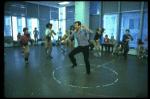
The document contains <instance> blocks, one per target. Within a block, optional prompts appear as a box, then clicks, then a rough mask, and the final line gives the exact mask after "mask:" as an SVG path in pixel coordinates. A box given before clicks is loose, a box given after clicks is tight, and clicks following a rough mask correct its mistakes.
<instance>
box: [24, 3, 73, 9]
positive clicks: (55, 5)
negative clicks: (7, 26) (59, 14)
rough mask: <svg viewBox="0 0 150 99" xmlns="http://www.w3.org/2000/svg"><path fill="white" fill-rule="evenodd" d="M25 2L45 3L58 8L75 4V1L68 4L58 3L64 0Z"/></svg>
mask: <svg viewBox="0 0 150 99" xmlns="http://www.w3.org/2000/svg"><path fill="white" fill-rule="evenodd" d="M25 2H28V3H34V4H39V5H44V6H49V7H56V8H60V7H67V6H73V5H75V2H74V1H68V2H70V3H69V4H67V5H58V3H60V2H62V1H25Z"/></svg>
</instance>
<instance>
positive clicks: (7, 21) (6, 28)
mask: <svg viewBox="0 0 150 99" xmlns="http://www.w3.org/2000/svg"><path fill="white" fill-rule="evenodd" d="M4 20H5V21H4V36H12V32H11V17H10V16H4Z"/></svg>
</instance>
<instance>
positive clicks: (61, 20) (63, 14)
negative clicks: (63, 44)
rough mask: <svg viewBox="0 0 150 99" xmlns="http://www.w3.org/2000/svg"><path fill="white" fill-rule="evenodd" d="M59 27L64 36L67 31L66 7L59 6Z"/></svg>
mask: <svg viewBox="0 0 150 99" xmlns="http://www.w3.org/2000/svg"><path fill="white" fill-rule="evenodd" d="M59 28H61V31H62V36H63V35H64V34H65V32H66V7H62V8H59Z"/></svg>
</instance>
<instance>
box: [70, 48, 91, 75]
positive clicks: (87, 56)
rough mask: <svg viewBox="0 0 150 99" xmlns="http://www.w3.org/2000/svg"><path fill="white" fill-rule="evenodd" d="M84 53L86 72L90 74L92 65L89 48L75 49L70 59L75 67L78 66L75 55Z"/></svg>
mask: <svg viewBox="0 0 150 99" xmlns="http://www.w3.org/2000/svg"><path fill="white" fill-rule="evenodd" d="M80 52H82V53H83V56H84V62H85V64H86V71H87V73H88V74H89V73H90V63H89V46H84V47H82V46H78V47H77V48H74V49H73V50H72V51H71V52H70V53H69V58H70V60H71V62H72V63H73V65H77V63H76V59H75V58H74V55H76V54H78V53H80Z"/></svg>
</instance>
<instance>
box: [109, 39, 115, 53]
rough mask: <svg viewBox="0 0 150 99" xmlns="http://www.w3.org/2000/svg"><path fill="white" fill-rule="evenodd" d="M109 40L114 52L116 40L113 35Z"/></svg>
mask: <svg viewBox="0 0 150 99" xmlns="http://www.w3.org/2000/svg"><path fill="white" fill-rule="evenodd" d="M109 42H110V47H112V52H113V48H114V45H115V42H116V40H115V39H114V36H111V39H110V40H109Z"/></svg>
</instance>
